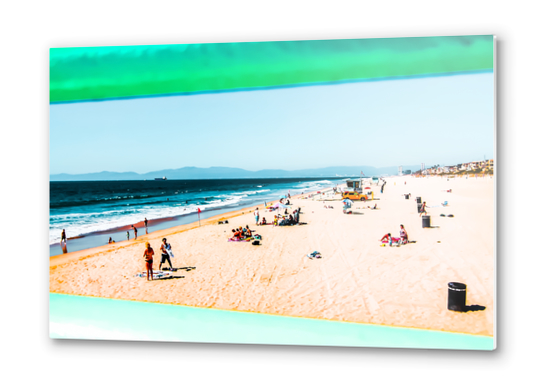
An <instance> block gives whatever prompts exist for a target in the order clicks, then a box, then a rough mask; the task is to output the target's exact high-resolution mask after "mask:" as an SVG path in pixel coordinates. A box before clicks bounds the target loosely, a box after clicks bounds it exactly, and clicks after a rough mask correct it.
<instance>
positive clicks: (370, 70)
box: [50, 36, 493, 103]
mask: <svg viewBox="0 0 542 384" xmlns="http://www.w3.org/2000/svg"><path fill="white" fill-rule="evenodd" d="M492 69H493V37H492V36H454V37H415V38H396V39H351V40H310V41H282V42H259V43H220V44H178V45H151V46H148V45H147V46H124V47H87V48H52V49H51V50H50V102H51V103H60V102H74V101H88V100H106V99H117V98H133V97H149V96H153V95H154V96H156V95H172V94H195V93H201V92H204V93H208V92H225V91H234V90H240V89H242V90H247V89H265V88H269V87H286V86H294V85H307V84H315V83H334V82H343V81H355V80H369V79H385V78H396V77H411V76H432V75H439V74H446V73H457V72H472V71H480V70H492Z"/></svg>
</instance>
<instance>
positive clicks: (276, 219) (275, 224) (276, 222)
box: [273, 215, 279, 227]
mask: <svg viewBox="0 0 542 384" xmlns="http://www.w3.org/2000/svg"><path fill="white" fill-rule="evenodd" d="M273 225H274V226H275V227H276V226H277V225H279V219H278V217H277V215H275V220H273Z"/></svg>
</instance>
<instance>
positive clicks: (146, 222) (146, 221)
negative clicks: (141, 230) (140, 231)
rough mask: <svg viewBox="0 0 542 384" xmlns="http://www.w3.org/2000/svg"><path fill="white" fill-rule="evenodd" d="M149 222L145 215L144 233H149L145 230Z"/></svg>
mask: <svg viewBox="0 0 542 384" xmlns="http://www.w3.org/2000/svg"><path fill="white" fill-rule="evenodd" d="M148 224H149V221H148V220H147V218H146V217H145V235H148V234H149V231H148V230H147V225H148Z"/></svg>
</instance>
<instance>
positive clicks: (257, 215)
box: [254, 207, 260, 225]
mask: <svg viewBox="0 0 542 384" xmlns="http://www.w3.org/2000/svg"><path fill="white" fill-rule="evenodd" d="M254 217H255V218H256V225H260V224H259V223H260V211H259V210H258V207H256V210H255V211H254Z"/></svg>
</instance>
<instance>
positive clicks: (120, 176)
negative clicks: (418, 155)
mask: <svg viewBox="0 0 542 384" xmlns="http://www.w3.org/2000/svg"><path fill="white" fill-rule="evenodd" d="M407 169H409V170H411V171H412V172H415V171H418V170H419V169H420V166H419V165H417V166H415V165H413V166H403V172H404V170H407ZM360 171H363V174H364V175H365V176H382V175H389V176H391V175H397V173H398V168H397V167H383V168H375V167H370V166H359V167H327V168H316V169H301V170H298V171H284V170H282V169H264V170H261V171H247V170H245V169H241V168H228V167H210V168H197V167H184V168H179V169H164V170H161V171H153V172H148V173H142V174H141V173H136V172H107V171H104V172H97V173H85V174H80V175H71V174H67V173H59V174H55V175H51V176H50V181H99V180H154V179H155V178H162V177H166V178H168V179H170V180H198V179H268V178H287V177H335V176H344V177H357V176H359V174H360Z"/></svg>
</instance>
